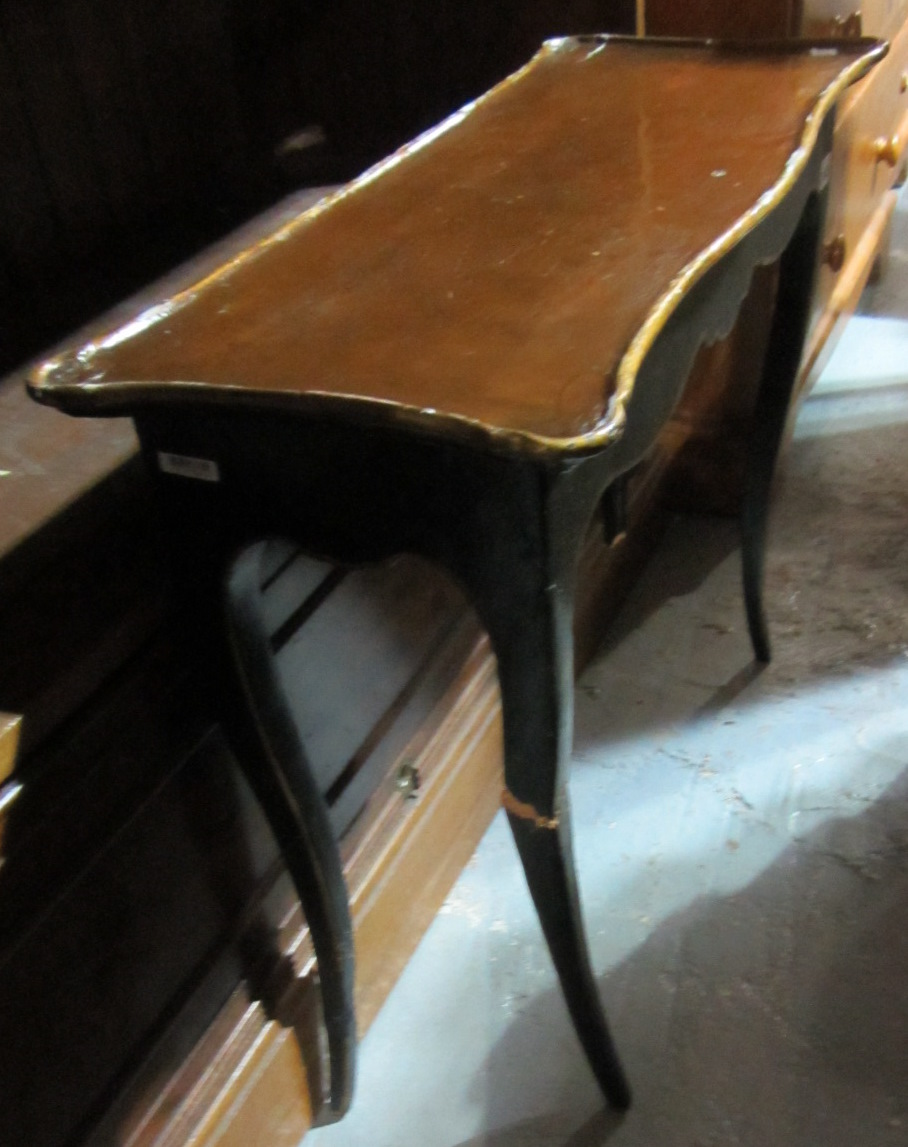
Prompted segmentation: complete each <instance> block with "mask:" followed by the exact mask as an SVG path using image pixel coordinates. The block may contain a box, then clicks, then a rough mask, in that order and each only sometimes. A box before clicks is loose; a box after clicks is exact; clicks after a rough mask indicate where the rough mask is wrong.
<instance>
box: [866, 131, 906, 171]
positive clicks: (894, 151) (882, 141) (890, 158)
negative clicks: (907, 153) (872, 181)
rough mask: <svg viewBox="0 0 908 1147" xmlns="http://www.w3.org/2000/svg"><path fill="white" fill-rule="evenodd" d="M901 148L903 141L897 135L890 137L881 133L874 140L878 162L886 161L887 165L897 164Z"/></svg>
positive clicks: (875, 155) (874, 149)
mask: <svg viewBox="0 0 908 1147" xmlns="http://www.w3.org/2000/svg"><path fill="white" fill-rule="evenodd" d="M901 150H902V143H901V140H900V139H899V137H898V136H897V135H893V136H890V137H889V138H888V139H887V138H886V137H885V136H883V135H881V136H880V137H879V138H878V139H875V140H874V141H873V154H874V157H875V158H876V161H877V163H885V164H886V166H887V167H895V166H897V164H898V162H899V159H900V153H901Z"/></svg>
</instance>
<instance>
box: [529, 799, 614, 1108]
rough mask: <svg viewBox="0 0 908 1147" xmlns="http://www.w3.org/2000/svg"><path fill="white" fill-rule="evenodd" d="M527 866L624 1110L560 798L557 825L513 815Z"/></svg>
mask: <svg viewBox="0 0 908 1147" xmlns="http://www.w3.org/2000/svg"><path fill="white" fill-rule="evenodd" d="M508 819H509V821H510V824H511V831H512V832H513V833H514V840H515V841H516V842H517V848H518V850H519V852H520V859H521V861H522V862H523V870H524V872H525V873H526V878H527V883H528V885H529V887H530V893H531V894H532V897H533V903H534V904H535V906H536V911H537V913H538V914H539V921H540V923H541V924H542V930H543V933H544V934H545V938H546V942H547V943H548V946H549V951H550V952H551V954H552V960H553V962H554V964H555V969H556V971H557V972H558V978H559V980H560V982H561V990H562V992H563V993H564V998H565V1002H566V1003H567V1006H568V1011H569V1012H570V1014H571V1019H572V1020H573V1022H574V1028H575V1030H576V1032H577V1035H578V1037H579V1039H580V1043H581V1045H582V1046H583V1050H584V1051H585V1052H586V1056H587V1059H588V1060H589V1064H590V1067H591V1068H592V1070H593V1074H594V1075H595V1077H596V1080H597V1082H598V1084H599V1087H600V1088H601V1090H602V1094H603V1095H604V1096H605V1098H606V1099H607V1100H608V1102H609V1104H610V1105H611V1106H612V1107H614V1108H615V1109H616V1110H618V1111H625V1110H626V1109H627V1108H628V1107H629V1106H630V1103H631V1092H630V1087H629V1086H628V1083H627V1079H626V1077H625V1075H624V1071H623V1069H622V1067H621V1063H620V1061H619V1059H618V1053H617V1051H616V1049H615V1045H614V1043H613V1041H612V1037H611V1033H610V1032H609V1029H608V1024H607V1023H606V1019H605V1013H604V1012H603V1010H602V1006H601V1005H600V1003H599V993H598V989H597V986H596V980H595V978H594V976H593V971H592V968H591V967H590V961H589V954H588V951H587V946H586V939H585V937H584V934H583V924H582V922H581V918H580V905H579V900H578V896H577V888H576V878H575V875H574V865H573V858H572V850H571V838H570V827H569V824H568V808H567V804H566V802H565V801H564V800H562V801H561V802H560V812H559V816H558V824H557V827H552V828H549V827H538V826H537V825H536V824H534V823H533V822H531V821H529V820H526V819H524V818H522V817H519V816H515V815H514V814H513V813H509V814H508Z"/></svg>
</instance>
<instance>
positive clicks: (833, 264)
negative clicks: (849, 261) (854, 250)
mask: <svg viewBox="0 0 908 1147" xmlns="http://www.w3.org/2000/svg"><path fill="white" fill-rule="evenodd" d="M847 253H848V252H847V247H846V245H845V236H844V235H836V237H835V238H834V239H830V240H829V241H828V242H826V243H824V244H823V263H824V265H825V266H827V267H828V268H829V269H830V271H832V272H833V273H834V274H836V275H837V274H838V273H839V271H841V269H842V268H843V267H844V266H845V256H846V254H847Z"/></svg>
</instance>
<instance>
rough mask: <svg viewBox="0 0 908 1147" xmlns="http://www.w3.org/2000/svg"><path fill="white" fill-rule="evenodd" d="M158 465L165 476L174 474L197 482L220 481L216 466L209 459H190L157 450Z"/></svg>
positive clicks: (183, 455) (184, 455) (182, 455)
mask: <svg viewBox="0 0 908 1147" xmlns="http://www.w3.org/2000/svg"><path fill="white" fill-rule="evenodd" d="M158 465H159V466H160V467H161V469H162V470H163V471H164V473H165V474H175V475H176V476H177V477H178V478H195V480H196V481H197V482H220V480H221V472H220V470H219V469H218V464H217V462H212V461H211V459H210V458H190V457H189V456H188V455H187V454H168V453H166V452H165V451H164V450H159V451H158Z"/></svg>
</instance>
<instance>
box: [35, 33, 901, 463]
mask: <svg viewBox="0 0 908 1147" xmlns="http://www.w3.org/2000/svg"><path fill="white" fill-rule="evenodd" d="M884 52H885V46H884V45H880V44H875V43H873V42H871V41H866V40H865V41H837V42H835V44H833V43H827V44H823V45H814V46H812V47H811V46H804V45H801V46H794V45H793V44H792V43H789V44H787V45H776V46H773V47H769V48H767V47H765V46H763V47H762V48H761V47H756V46H750V47H744V46H732V45H719V44H715V43H695V42H676V43H674V44H670V43H668V42H653V41H635V40H626V39H621V38H616V37H600V38H593V39H565V40H557V41H552V42H550V43H549V44H547V45H546V46H545V47H544V48H543V50H542V51H541V52H540V53H539V54H538V55H537V56H536V57H535V58H534V59H533V60H532V61H531V62H530V63H529V64H528V65H527V66H526V67H525V68H523V69H522V70H521V71H520V72H517V73H516V74H515V75H514V76H512V77H510V78H509V79H507V80H506V81H504V82H503V83H502V84H500V85H498V87H496V88H494V89H492V91H491V92H489V93H488V94H487V95H486V96H484V97H482V98H481V99H479V100H477V101H475V102H474V103H472V104H470V105H468V106H467V107H465V108H464V109H463V110H462V111H460V112H458V113H457V114H455V115H454V116H452V117H451V118H449V119H448V120H446V121H445V122H444V123H442V124H441V125H440V126H439V127H438V128H436V129H434V130H433V131H431V132H428V133H426V134H425V135H424V136H422V137H420V138H419V139H417V140H416V141H414V142H413V143H412V144H410V145H408V146H407V147H405V148H403V149H402V150H401V151H400V152H398V153H396V154H394V155H393V156H391V157H390V158H389V159H388V160H386V161H384V162H383V163H382V164H380V165H378V167H376V168H374V169H372V170H371V171H370V172H367V173H366V174H365V175H364V176H362V177H360V178H359V179H358V180H356V181H355V182H354V183H353V184H351V185H349V186H348V187H347V188H344V189H343V190H342V191H340V192H339V193H337V194H336V195H334V196H331V197H329V198H328V199H326V200H324V201H323V202H322V203H321V204H319V205H317V206H316V207H314V208H313V209H311V210H310V211H308V212H306V213H304V214H302V215H301V216H300V217H299V218H298V219H296V220H294V221H293V222H291V223H290V224H289V225H287V226H284V227H282V228H281V229H279V230H278V231H277V232H276V233H275V234H273V235H271V236H269V237H267V238H265V239H263V240H262V241H260V242H258V243H256V244H255V245H253V246H252V247H251V248H249V249H248V250H247V251H245V252H244V253H243V254H242V255H240V256H239V257H237V258H235V259H233V260H231V261H230V262H228V263H226V264H225V265H224V266H223V267H221V268H220V269H218V270H217V271H215V272H214V273H213V274H211V275H209V276H208V277H206V278H205V279H203V280H202V281H200V282H199V283H196V284H195V285H193V286H192V287H191V288H189V289H188V290H185V291H182V292H180V293H179V294H177V295H175V296H173V297H171V298H169V299H166V300H164V301H162V302H161V303H160V304H159V305H155V306H152V307H150V308H148V309H146V310H145V311H143V312H142V313H141V314H139V315H138V316H137V317H136V318H135V319H134V320H133V321H131V322H128V323H126V325H124V326H122V327H121V328H120V329H118V330H116V331H113V332H106V333H103V334H99V335H98V336H97V337H96V338H93V339H92V341H91V342H90V343H88V344H87V345H86V346H85V347H83V348H81V349H80V350H79V351H78V352H73V353H72V354H66V355H63V356H61V357H59V358H57V359H54V360H52V361H51V362H49V363H46V364H44V366H43V367H42V368H40V370H38V371H37V372H35V374H34V376H33V378H32V380H31V384H30V385H31V389H32V393H33V394H34V395H35V397H36V398H38V399H39V401H44V402H48V403H50V404H52V405H57V406H60V407H62V408H63V409H68V410H70V411H72V412H74V413H97V414H112V413H133V412H135V411H136V410H139V409H141V408H142V406H143V405H145V404H161V403H177V404H178V403H181V402H190V403H196V402H198V401H199V400H201V401H203V402H211V403H218V404H230V403H237V402H240V403H242V404H245V405H249V404H254V405H257V406H260V407H269V406H272V407H275V408H287V407H291V406H292V407H296V408H298V409H306V408H312V409H320V408H325V409H331V410H338V409H339V410H342V411H343V413H344V414H345V415H346V416H349V417H352V418H356V417H359V416H360V415H366V416H368V417H369V418H372V419H374V418H375V417H379V418H387V419H388V420H389V421H391V422H395V421H397V422H400V421H402V422H405V423H406V422H412V423H415V424H421V425H423V426H425V425H428V424H431V426H432V428H433V429H434V430H436V431H438V430H439V429H440V430H441V432H443V433H451V434H453V435H455V436H457V435H463V434H467V435H472V436H475V435H476V434H477V433H478V434H479V435H480V436H481V435H486V436H489V437H493V438H497V439H498V440H499V441H500V442H501V443H503V444H507V445H511V446H513V447H514V448H515V449H527V448H528V449H533V450H556V451H561V452H564V451H568V452H574V451H577V452H582V451H586V450H589V449H593V448H598V447H599V446H601V445H603V444H605V443H607V442H608V441H609V440H610V439H611V438H612V437H614V436H615V435H616V434H618V433H620V428H621V424H622V418H623V406H624V403H625V402H626V400H627V398H628V396H629V393H630V391H631V389H632V387H633V382H634V378H635V376H636V370H637V367H638V366H639V363H640V361H641V360H642V358H643V357H644V356H645V353H646V350H647V348H648V346H649V345H650V344H651V342H652V340H653V339H654V338H655V336H656V334H657V333H658V331H659V330H660V329H661V328H662V327H663V326H664V324H665V322H666V321H667V319H668V317H669V316H670V314H671V312H672V311H673V310H674V308H675V307H676V306H677V303H678V301H679V300H680V299H681V298H682V297H683V296H684V294H685V293H686V291H687V290H688V289H689V288H690V286H691V284H692V283H694V282H696V281H697V280H698V279H699V278H700V277H701V276H702V274H703V273H704V272H705V271H706V270H707V269H708V268H709V267H710V266H712V265H713V264H714V263H715V262H717V261H718V260H719V259H720V258H721V257H722V255H723V254H724V253H725V252H726V251H727V250H729V249H730V248H731V247H732V246H733V245H734V244H735V243H736V242H737V241H738V240H739V239H740V238H741V236H742V235H744V234H746V233H747V231H749V230H750V229H752V228H753V227H754V226H755V225H756V223H757V222H759V220H760V219H762V218H763V217H765V216H766V215H767V214H768V213H769V212H770V211H771V210H772V208H773V207H774V206H775V205H776V204H777V203H778V202H780V201H781V199H782V198H784V195H785V194H786V192H787V191H788V189H789V188H790V186H791V185H792V184H793V182H794V180H795V179H796V178H797V175H798V173H799V172H800V171H801V170H802V168H803V166H804V164H805V163H806V162H807V158H808V156H809V153H810V151H811V148H812V147H813V144H814V142H815V140H816V136H817V132H818V130H819V125H820V123H821V122H822V119H823V117H824V115H825V113H826V112H827V111H828V110H829V108H830V107H831V106H832V105H833V104H834V102H835V100H836V99H837V98H838V97H839V95H840V94H841V93H842V92H843V91H844V89H845V88H846V87H847V86H848V84H850V83H851V82H853V81H854V80H855V79H857V78H859V77H860V76H862V75H863V74H865V72H867V71H868V70H869V69H870V67H871V66H872V65H873V63H875V62H876V60H877V59H879V58H880V57H881V55H882V54H883V53H884Z"/></svg>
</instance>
